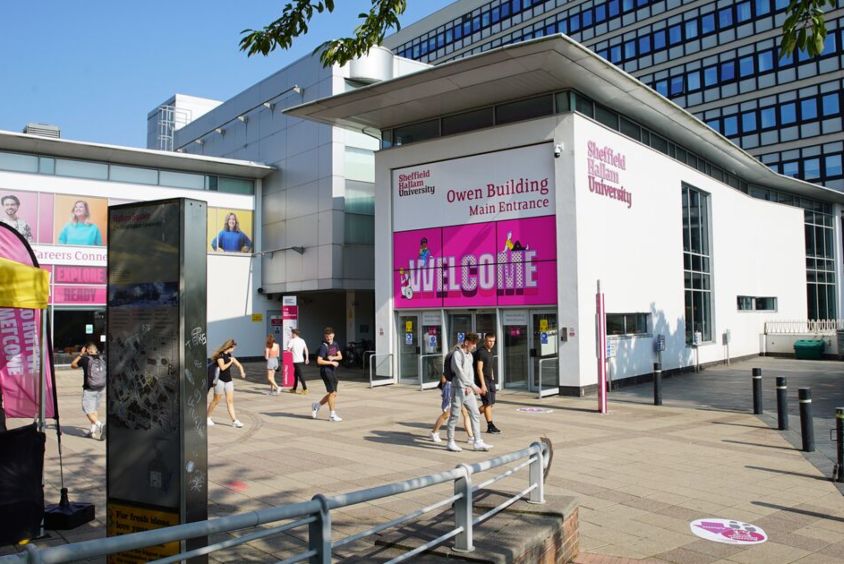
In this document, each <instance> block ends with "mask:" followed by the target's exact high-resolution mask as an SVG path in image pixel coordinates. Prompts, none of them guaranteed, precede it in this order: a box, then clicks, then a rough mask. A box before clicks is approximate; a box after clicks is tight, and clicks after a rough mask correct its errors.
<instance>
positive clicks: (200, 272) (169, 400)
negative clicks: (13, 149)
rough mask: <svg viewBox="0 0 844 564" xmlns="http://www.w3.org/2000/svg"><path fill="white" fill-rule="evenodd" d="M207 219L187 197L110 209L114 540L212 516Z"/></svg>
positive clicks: (189, 544) (109, 471)
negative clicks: (135, 528) (136, 529)
mask: <svg viewBox="0 0 844 564" xmlns="http://www.w3.org/2000/svg"><path fill="white" fill-rule="evenodd" d="M206 217H207V205H206V204H205V202H200V201H197V200H188V199H185V198H180V199H173V200H164V201H159V202H144V203H139V204H125V205H120V206H114V207H111V208H110V209H109V222H108V225H109V230H108V233H109V246H110V247H109V251H110V252H109V264H108V310H107V313H106V315H107V322H108V328H109V333H108V354H107V363H108V388H107V389H108V392H107V413H108V427H107V432H108V442H107V445H106V447H107V448H106V492H107V498H108V499H107V503H108V516H109V519H108V534H109V536H114V535H118V534H123V533H126V532H130V531H128V530H127V523H131V522H135V523H144V528H151V529H152V528H158V527H163V526H167V525H168V524H171V523H174V522H175V523H187V522H191V521H200V520H204V519H206V518H207V514H208V511H207V498H208V496H207V487H208V460H207V458H208V457H207V451H208V444H207V434H206V431H207V430H206V407H205V400H206V397H207V391H208V390H207V377H206V370H205V366H206V360H205V359H206V346H207V336H206V301H207V295H206V271H207V268H206V267H207V264H206V263H207V254H206V252H205V244H206V241H205V222H206ZM151 516H155V518H152V517H151ZM204 540H205V539H204V538H197V539H190V540H188V541H185V542H186V548H193V547H196V546H204V544H205V543H204ZM174 546H175V545H174ZM172 548H173V547H172V546H171V547H170V548H169V549H168V548H167V547H160V551H159V552H156V554H162V555H163V554H164V553H170V552H171V549H172ZM148 559H149V554H147V553H143V552H130V553H124V554H120V555H116V556H115V557H113V558H112V561H113V562H133V561H138V562H140V561H147V560H148Z"/></svg>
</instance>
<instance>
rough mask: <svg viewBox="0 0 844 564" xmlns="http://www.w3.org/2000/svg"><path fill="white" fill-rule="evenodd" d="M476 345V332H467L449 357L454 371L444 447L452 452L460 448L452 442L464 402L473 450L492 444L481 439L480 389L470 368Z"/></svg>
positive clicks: (488, 447) (489, 447)
mask: <svg viewBox="0 0 844 564" xmlns="http://www.w3.org/2000/svg"><path fill="white" fill-rule="evenodd" d="M477 346H478V335H477V333H469V334H468V335H466V337H465V339H464V340H463V342H462V343H461V344H460V346H459V347H458V348H456V349H455V350H454V354H453V355H452V357H451V368H452V370H453V372H454V381H453V382H452V395H451V414H450V415H449V418H448V445H447V446H446V448H448V450H450V451H452V452H460V451H461V450H463V449H461V448H460V447H459V446H457V443H456V442H454V428H455V427H456V426H457V418H458V417H460V407H461V406H462V405H463V404H465V405H466V411H468V412H469V420H470V421H471V424H472V436H474V437H475V442H474V443H473V446H474V447H475V450H489V449H491V448H492V445H488V444H486V443H485V442H484V441H483V439H481V426H480V414H479V413H478V402H477V400H476V399H475V393H480V389H478V387H477V386H475V375H474V372H473V369H472V351H473V350H475V348H476V347H477Z"/></svg>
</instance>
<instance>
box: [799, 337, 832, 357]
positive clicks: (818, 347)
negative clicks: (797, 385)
mask: <svg viewBox="0 0 844 564" xmlns="http://www.w3.org/2000/svg"><path fill="white" fill-rule="evenodd" d="M824 345H825V343H824V341H823V339H799V340H797V341H795V342H794V356H795V357H796V358H800V359H803V360H821V359H822V358H823V349H824Z"/></svg>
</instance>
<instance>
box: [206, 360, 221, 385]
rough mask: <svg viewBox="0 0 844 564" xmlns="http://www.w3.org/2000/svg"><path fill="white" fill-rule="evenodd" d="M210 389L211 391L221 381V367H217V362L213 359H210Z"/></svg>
mask: <svg viewBox="0 0 844 564" xmlns="http://www.w3.org/2000/svg"><path fill="white" fill-rule="evenodd" d="M207 370H208V389H209V390H210V389H211V388H213V387H214V386H216V385H217V380H219V379H220V367H219V366H218V365H217V361H216V360H214V359H213V358H209V359H208V365H207Z"/></svg>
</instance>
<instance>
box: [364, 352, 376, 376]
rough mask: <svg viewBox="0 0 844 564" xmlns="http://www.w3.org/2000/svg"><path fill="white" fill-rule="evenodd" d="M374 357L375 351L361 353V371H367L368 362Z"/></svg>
mask: <svg viewBox="0 0 844 564" xmlns="http://www.w3.org/2000/svg"><path fill="white" fill-rule="evenodd" d="M373 356H375V351H363V369H364V370H365V371H369V362H370V360H371V359H372V357H373Z"/></svg>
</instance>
